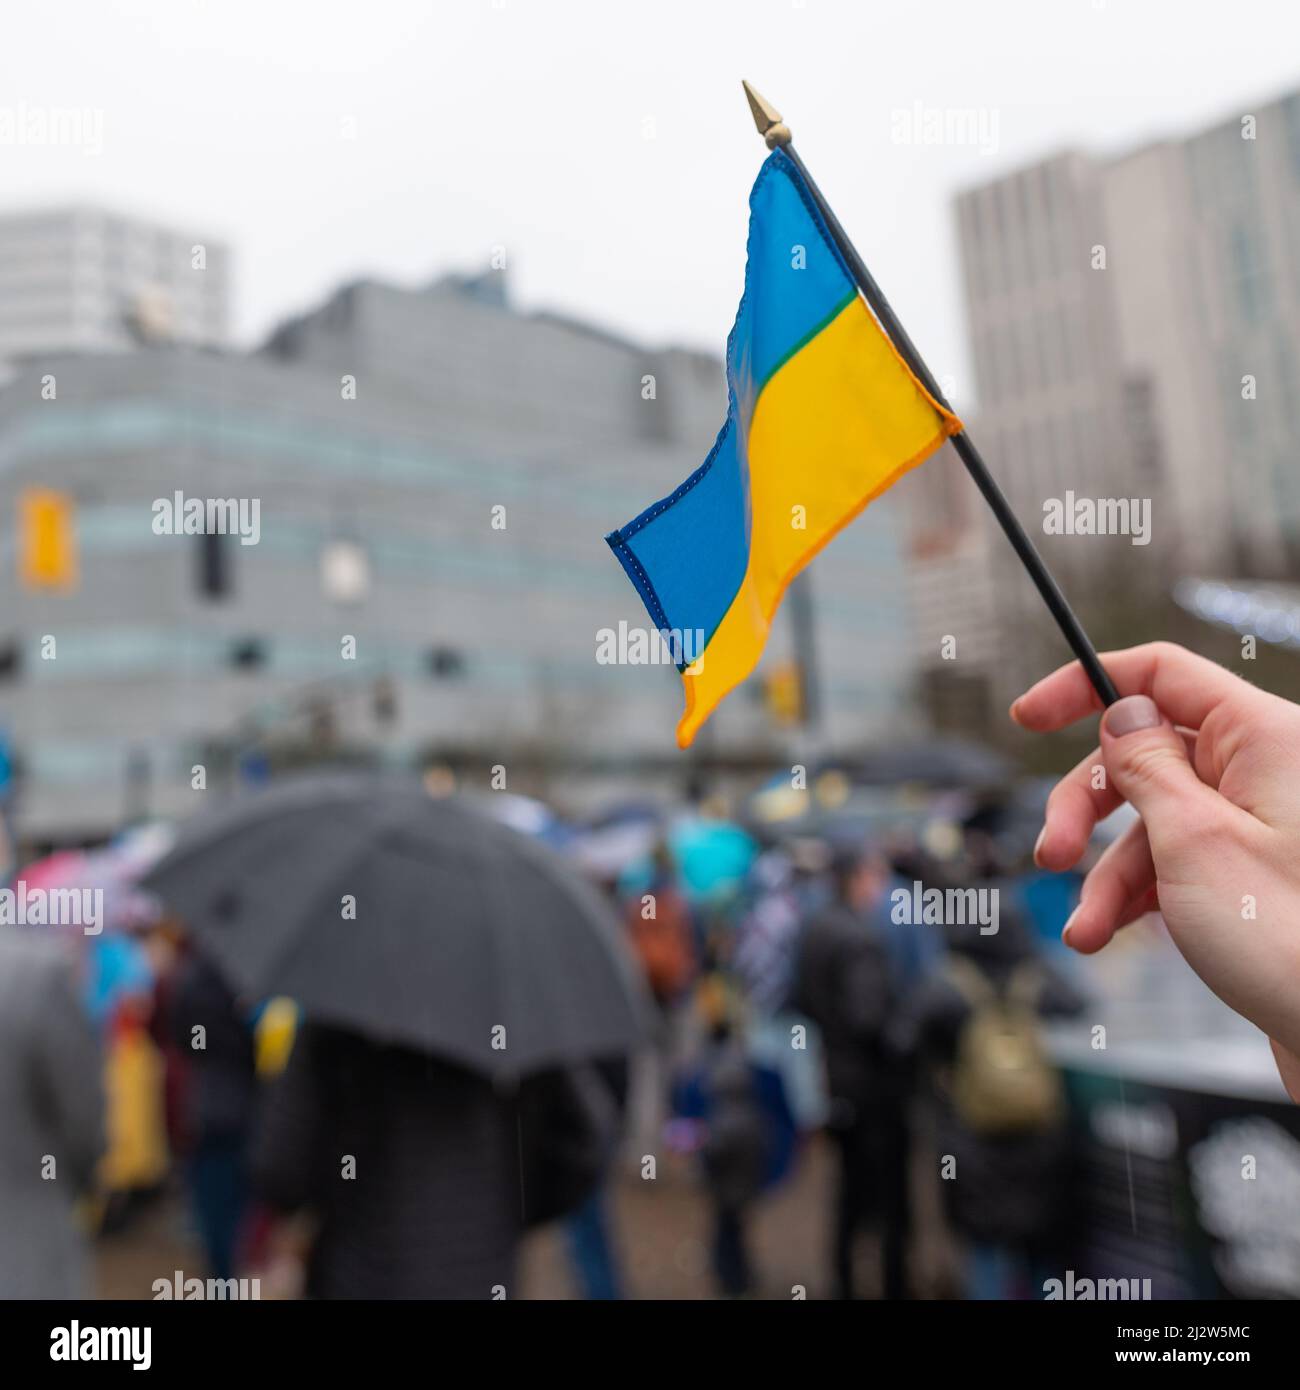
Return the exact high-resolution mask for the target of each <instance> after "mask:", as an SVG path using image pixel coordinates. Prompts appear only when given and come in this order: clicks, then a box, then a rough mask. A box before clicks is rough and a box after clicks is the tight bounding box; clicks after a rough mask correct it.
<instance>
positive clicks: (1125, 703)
mask: <svg viewBox="0 0 1300 1390" xmlns="http://www.w3.org/2000/svg"><path fill="white" fill-rule="evenodd" d="M1102 723H1103V724H1104V725H1105V727H1106V732H1107V733H1108V734H1109V735H1110V736H1111V738H1123V737H1124V735H1125V734H1135V733H1137V732H1138V731H1139V730H1140V729H1154V728H1155V727H1156V725H1158V724H1159V723H1160V711H1159V710H1158V709H1157V708H1156V702H1155V701H1154V700H1153V699H1151V698H1150V696H1148V695H1127V696H1125V697H1124V699H1122V700H1116V701H1115V703H1114V704H1113V705H1111V707H1110V708H1109V709H1108V710H1107V711H1106V717H1105V718H1104V719H1103V720H1102Z"/></svg>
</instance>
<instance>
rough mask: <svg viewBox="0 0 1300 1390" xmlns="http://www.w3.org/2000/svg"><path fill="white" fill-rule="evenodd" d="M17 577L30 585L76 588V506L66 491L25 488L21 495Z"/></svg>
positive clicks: (43, 587)
mask: <svg viewBox="0 0 1300 1390" xmlns="http://www.w3.org/2000/svg"><path fill="white" fill-rule="evenodd" d="M18 577H19V581H20V582H21V583H22V584H23V586H24V587H25V588H28V589H64V590H68V589H75V588H76V586H77V534H76V524H75V506H74V503H73V500H72V498H71V496H70V495H69V494H68V493H66V492H55V491H53V490H52V489H51V488H43V487H31V488H25V489H24V490H23V492H22V493H21V494H20V495H19V498H18Z"/></svg>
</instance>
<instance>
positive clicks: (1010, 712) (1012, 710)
mask: <svg viewBox="0 0 1300 1390" xmlns="http://www.w3.org/2000/svg"><path fill="white" fill-rule="evenodd" d="M1019 703H1020V701H1019V699H1015V700H1012V702H1011V708H1010V709H1009V710H1008V711H1007V714H1008V715H1010V717H1011V722H1012V723H1013V724H1015V723H1017V722H1018V721H1017V719H1016V706H1017V705H1018V704H1019Z"/></svg>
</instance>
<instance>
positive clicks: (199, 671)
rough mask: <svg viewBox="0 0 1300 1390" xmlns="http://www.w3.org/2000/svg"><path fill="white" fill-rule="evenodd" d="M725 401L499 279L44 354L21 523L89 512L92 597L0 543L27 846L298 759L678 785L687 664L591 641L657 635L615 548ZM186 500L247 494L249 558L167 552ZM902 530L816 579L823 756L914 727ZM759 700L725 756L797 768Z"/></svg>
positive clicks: (25, 400) (382, 289)
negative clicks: (30, 492)
mask: <svg viewBox="0 0 1300 1390" xmlns="http://www.w3.org/2000/svg"><path fill="white" fill-rule="evenodd" d="M49 379H52V380H53V381H54V382H55V383H56V386H57V394H56V396H55V397H54V398H53V399H49V398H47V397H46V395H45V394H44V392H43V389H42V384H43V383H45V382H46V381H47V380H49ZM724 402H725V393H724V390H723V383H722V378H721V371H720V364H719V363H718V362H717V361H716V360H714V359H712V358H708V357H701V356H699V355H697V354H692V353H686V352H681V351H675V350H670V351H663V352H661V351H651V350H648V349H645V348H643V347H641V346H639V345H637V344H634V343H630V342H626V341H624V340H621V339H618V338H615V337H612V336H610V335H608V334H605V333H602V332H599V331H596V330H593V329H592V328H590V327H589V326H586V325H583V324H580V323H575V322H572V321H569V320H566V319H563V318H561V317H558V316H553V315H528V314H522V313H519V312H517V311H515V310H514V309H512V308H511V306H510V304H509V303H508V301H507V297H506V295H505V293H504V287H503V285H502V284H501V282H500V280H499V279H498V278H496V277H494V276H486V277H451V278H447V279H444V280H442V281H439V282H437V283H436V284H434V285H433V286H431V287H429V288H428V289H427V290H424V291H414V292H413V291H404V290H398V289H394V288H392V287H390V286H385V285H379V284H370V283H362V284H355V285H351V286H348V287H346V288H344V289H342V290H340V291H339V292H338V293H337V294H336V295H334V296H333V297H332V298H331V299H330V300H329V302H328V303H326V304H324V305H323V306H321V308H320V309H318V310H317V311H316V312H314V313H312V314H310V315H307V316H305V317H304V318H302V319H299V320H295V321H294V322H292V323H289V324H286V325H284V326H283V327H282V328H281V329H280V330H278V331H277V332H276V333H275V334H273V335H272V337H271V339H270V340H269V341H268V343H267V344H266V345H265V347H264V348H263V349H262V350H261V351H259V352H257V353H252V354H248V355H234V354H226V353H218V352H210V351H202V350H194V349H184V348H181V347H178V346H176V345H168V346H159V347H155V348H151V349H142V350H139V351H137V352H134V353H131V354H122V355H112V354H98V355H93V354H75V355H64V356H54V357H47V358H42V359H39V360H34V361H32V362H31V363H29V364H28V366H27V367H26V369H25V370H23V371H22V372H21V373H20V374H19V375H18V376H17V377H16V378H15V379H13V380H12V381H11V382H10V383H9V385H8V386H7V387H6V388H5V389H4V390H3V392H0V515H4V516H5V517H6V518H13V517H14V516H15V512H16V508H17V506H18V501H19V498H20V496H21V494H22V493H23V491H24V490H25V489H27V488H31V487H33V486H39V487H45V488H52V489H57V490H60V491H61V492H63V493H65V494H67V495H68V496H70V497H71V499H72V502H73V505H74V509H75V511H74V515H75V531H76V543H77V549H78V569H79V580H78V583H77V586H76V588H75V590H73V591H72V592H68V593H64V592H58V591H54V590H50V591H44V590H36V591H33V590H31V589H28V588H24V587H22V586H20V585H19V584H18V583H17V581H16V578H15V568H16V557H15V554H14V547H15V544H16V541H17V538H16V537H15V535H14V528H13V526H12V524H11V525H9V526H6V527H5V528H4V531H3V533H2V534H0V612H3V614H4V619H3V625H2V626H3V630H2V631H0V639H2V645H3V646H4V649H5V651H6V652H8V653H9V657H8V658H7V659H6V660H4V661H0V727H2V728H3V730H4V731H5V733H6V734H7V736H8V738H9V740H10V741H11V742H12V745H13V747H14V751H15V756H16V759H17V761H18V763H19V765H20V767H21V768H22V770H23V773H24V776H23V780H22V786H21V791H20V797H19V800H18V817H19V826H20V829H21V830H22V831H23V832H24V833H26V834H27V835H29V836H42V837H46V838H76V837H78V836H85V835H94V834H98V833H103V832H104V831H106V830H108V829H110V828H111V827H112V826H114V825H115V824H118V823H120V822H121V820H122V819H123V818H124V817H127V816H131V815H138V814H142V813H152V814H173V813H179V812H183V811H186V810H188V809H191V808H192V804H193V799H194V797H195V796H196V795H197V794H198V793H197V792H196V791H195V790H194V789H193V786H192V782H193V780H194V778H195V776H196V774H195V771H194V770H195V768H196V767H198V766H204V767H205V769H206V770H207V776H208V777H209V778H213V779H215V778H216V777H217V775H218V773H219V769H220V767H222V766H225V765H226V764H228V763H234V764H241V763H247V761H248V760H249V759H250V758H251V759H253V760H254V761H256V760H257V759H259V758H262V757H264V756H269V755H274V753H275V750H276V749H281V750H283V748H284V747H286V746H288V745H295V746H299V745H302V744H303V743H304V742H305V743H310V744H313V745H315V746H320V745H327V746H329V747H333V748H335V749H336V750H341V751H348V752H353V753H360V754H362V755H365V756H371V757H374V756H379V757H381V758H383V759H386V760H389V761H393V762H397V763H405V764H415V765H421V764H427V763H429V762H431V761H445V762H449V763H452V764H456V763H458V762H460V763H464V764H465V765H466V766H471V765H472V767H473V768H474V769H475V771H474V773H473V775H474V776H475V777H481V776H482V775H483V769H485V768H490V767H493V766H498V765H499V766H500V767H502V768H504V769H505V773H506V777H507V778H508V779H509V782H508V786H509V788H510V789H515V790H520V791H529V790H533V791H538V790H540V791H546V792H548V793H550V794H554V795H558V796H560V797H561V798H562V799H563V798H564V797H565V796H573V797H579V798H581V797H582V796H584V795H587V794H589V792H590V789H591V787H592V786H594V785H597V784H601V785H604V786H606V787H608V786H610V785H612V783H611V780H610V779H614V780H615V781H616V780H617V779H618V778H619V777H626V778H629V779H630V778H631V777H633V776H634V775H635V776H636V777H637V778H638V779H640V780H639V782H638V785H643V784H644V780H645V779H644V776H643V773H644V771H645V770H646V769H652V770H657V771H658V772H660V773H662V774H663V775H664V776H665V777H666V778H669V779H671V780H674V781H675V782H676V784H677V785H678V786H680V784H681V782H682V779H683V777H684V774H685V771H686V770H687V769H688V768H689V766H690V762H689V760H688V759H686V758H685V757H683V755H681V754H680V753H678V752H677V751H676V749H675V745H674V742H673V731H674V727H675V724H676V720H677V717H678V714H679V713H680V708H681V698H682V697H681V686H680V680H679V678H678V676H677V674H676V672H675V671H674V670H673V669H672V667H671V666H663V667H658V668H647V667H644V666H630V665H603V664H601V663H600V662H599V661H598V659H597V651H598V639H599V634H600V633H601V632H602V630H604V629H613V630H615V631H617V630H618V628H619V625H620V623H622V624H626V625H628V627H629V628H644V627H645V626H646V623H647V619H646V617H645V614H644V612H643V610H642V608H641V605H640V601H639V599H638V598H637V596H636V594H635V592H634V591H633V589H632V587H631V586H630V585H629V584H628V583H627V581H626V578H625V577H624V575H623V572H622V570H621V568H620V566H619V565H618V564H617V562H616V561H615V560H614V558H613V556H612V555H610V553H609V552H608V548H607V547H606V545H605V544H604V541H603V536H604V534H605V532H607V531H608V530H610V529H612V528H613V527H615V526H618V525H621V524H623V523H624V522H626V521H627V520H628V519H630V518H631V517H632V516H634V515H635V514H636V513H637V512H638V511H639V510H641V509H642V508H643V507H644V506H646V505H648V504H649V503H650V502H651V501H653V500H654V499H655V498H657V497H659V496H661V495H663V494H664V493H665V492H667V491H669V490H671V488H672V487H674V486H676V484H677V483H679V482H680V481H681V480H682V479H683V478H684V477H686V476H687V475H688V474H689V472H690V471H691V470H692V469H693V468H695V467H696V466H697V465H698V463H699V462H700V461H701V460H702V459H703V457H704V455H705V453H706V452H707V451H708V448H709V447H710V445H711V443H712V439H713V436H714V434H715V432H716V430H717V428H718V426H719V425H720V423H721V421H722V417H723V412H724V408H725V405H724ZM177 491H180V492H181V493H182V497H183V499H232V500H235V499H238V500H242V501H243V502H245V503H251V502H252V501H254V500H256V502H257V504H258V537H257V541H256V543H255V544H248V545H245V544H243V543H242V539H241V537H240V536H238V535H226V536H223V537H219V538H218V539H217V540H215V541H214V540H213V539H212V538H210V537H205V536H199V535H188V534H168V533H163V534H159V533H158V531H157V529H156V528H155V525H154V520H155V517H157V516H159V515H162V516H169V515H170V514H171V512H172V511H173V510H175V509H174V508H173V507H172V506H171V499H173V498H174V495H175V493H176V492H177ZM159 504H162V505H161V510H159ZM232 515H233V513H232ZM901 529H902V528H901V527H900V526H899V525H898V518H897V516H896V514H894V513H893V512H892V511H891V504H890V503H889V502H888V501H887V500H886V501H884V502H883V503H882V504H881V505H879V506H878V507H873V508H872V509H871V510H870V512H869V513H868V515H867V516H866V517H865V518H863V520H862V521H861V522H860V523H859V524H858V525H856V526H854V527H853V528H851V529H850V531H849V532H847V533H846V534H845V536H843V537H841V538H840V539H839V540H837V542H836V543H835V545H834V546H832V547H831V548H830V550H829V551H828V552H827V554H826V555H825V556H824V557H823V558H822V559H820V560H819V561H818V566H817V569H816V573H815V575H814V585H815V588H814V594H815V602H814V613H815V634H814V637H815V646H816V650H817V652H818V654H819V668H820V682H819V684H820V690H821V694H822V698H823V702H824V712H825V718H824V723H823V727H822V730H821V737H822V738H823V740H824V741H825V742H826V743H829V744H833V745H835V744H837V745H841V746H859V745H861V744H864V743H867V742H869V741H871V740H875V739H880V738H882V737H887V736H890V735H892V734H894V733H897V732H899V731H901V730H903V729H906V728H907V727H908V726H909V724H910V723H913V722H914V721H915V717H916V714H915V702H914V701H913V700H912V698H911V695H912V686H911V681H912V676H913V671H914V667H913V658H912V637H911V627H910V623H909V619H908V615H907V611H906V593H905V585H904V579H903V559H904V556H903V550H902V547H903V538H902V535H901ZM785 616H786V615H784V614H783V615H782V617H781V619H779V620H778V625H777V630H776V632H775V633H774V636H773V640H772V643H771V651H770V653H769V659H770V660H771V661H774V662H776V661H781V660H782V659H783V658H784V657H786V656H788V654H789V651H790V649H791V634H790V631H789V624H788V622H787V621H783V619H784V618H785ZM51 637H52V638H54V639H55V648H54V651H53V654H51V653H50V652H49V651H48V650H47V647H48V642H47V641H46V639H48V638H51ZM762 688H763V687H762V678H761V673H760V676H759V677H758V678H756V679H755V681H753V682H751V683H750V686H749V687H747V688H746V689H743V690H741V691H738V692H737V693H736V694H734V695H733V696H732V697H731V699H730V700H729V701H728V702H727V703H726V705H725V706H724V708H723V709H722V711H721V712H720V713H719V715H718V716H717V718H716V720H715V727H713V728H712V730H711V732H710V733H709V735H708V740H707V743H706V745H705V750H704V751H706V752H707V753H709V754H711V755H712V756H713V757H715V758H720V759H723V760H727V759H731V760H734V761H737V762H740V763H745V762H748V763H750V764H752V763H753V762H754V761H755V760H756V759H757V760H762V759H767V760H769V761H770V762H774V763H775V764H777V765H779V764H780V762H781V761H782V760H783V759H784V760H788V757H789V748H790V746H791V742H792V735H791V732H790V731H789V730H787V729H783V728H781V727H779V726H777V725H776V724H774V722H773V720H772V718H771V716H770V711H769V709H768V708H767V707H766V705H765V703H764V702H763V700H762V699H761V698H759V697H760V696H761V692H762ZM512 769H513V770H519V769H526V770H524V771H522V772H520V771H512ZM222 775H224V774H222Z"/></svg>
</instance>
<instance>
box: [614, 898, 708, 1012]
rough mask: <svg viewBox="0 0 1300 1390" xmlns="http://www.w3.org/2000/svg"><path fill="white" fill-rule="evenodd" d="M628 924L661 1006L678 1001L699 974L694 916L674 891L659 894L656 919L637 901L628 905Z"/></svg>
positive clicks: (651, 986)
mask: <svg viewBox="0 0 1300 1390" xmlns="http://www.w3.org/2000/svg"><path fill="white" fill-rule="evenodd" d="M624 921H625V923H626V925H627V929H628V937H629V940H630V943H631V946H632V952H633V954H634V955H635V956H636V958H637V960H638V961H639V962H640V964H641V969H642V970H643V971H644V972H645V978H646V982H647V983H648V984H649V986H650V992H651V993H652V994H653V995H654V997H655V998H656V999H657V1000H658V1001H659V1002H660V1003H661V1004H663V1003H667V1002H669V1001H670V1000H672V999H674V998H676V996H677V995H679V994H680V993H681V992H682V990H683V989H684V988H685V987H686V986H687V984H689V983H690V979H691V976H692V975H693V974H694V973H695V943H694V939H693V935H692V931H691V920H690V914H689V911H688V909H687V907H686V902H685V900H684V899H683V898H682V896H681V894H680V893H678V892H677V891H676V890H675V889H672V888H661V889H659V890H657V891H656V892H655V915H654V916H653V917H649V918H647V917H645V916H643V914H642V910H641V901H640V899H635V900H633V901H632V902H629V903H628V905H627V908H626V911H625V914H624Z"/></svg>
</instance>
